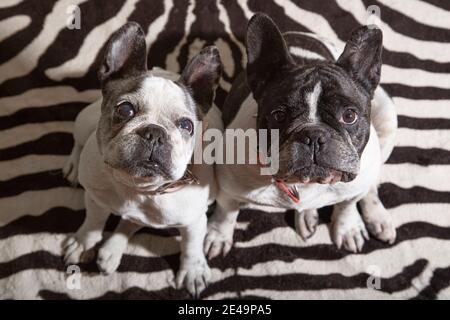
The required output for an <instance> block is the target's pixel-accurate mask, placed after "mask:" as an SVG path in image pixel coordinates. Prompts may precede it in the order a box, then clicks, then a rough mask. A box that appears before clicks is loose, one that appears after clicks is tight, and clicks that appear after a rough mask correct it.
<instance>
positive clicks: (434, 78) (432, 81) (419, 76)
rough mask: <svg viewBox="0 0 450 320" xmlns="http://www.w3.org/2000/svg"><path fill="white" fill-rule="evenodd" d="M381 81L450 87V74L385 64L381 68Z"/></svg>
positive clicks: (416, 85)
mask: <svg viewBox="0 0 450 320" xmlns="http://www.w3.org/2000/svg"><path fill="white" fill-rule="evenodd" d="M381 83H400V84H403V85H407V86H411V87H435V88H443V89H450V74H449V73H435V72H429V71H425V70H420V69H403V68H397V67H393V66H390V65H386V64H385V65H383V67H382V68H381Z"/></svg>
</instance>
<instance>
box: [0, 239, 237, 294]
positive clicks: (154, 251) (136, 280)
mask: <svg viewBox="0 0 450 320" xmlns="http://www.w3.org/2000/svg"><path fill="white" fill-rule="evenodd" d="M66 237H67V235H63V234H56V235H54V234H48V233H38V234H32V235H17V236H13V237H9V238H7V239H4V240H1V241H0V247H6V248H14V250H7V252H4V253H3V255H2V257H1V261H0V263H6V262H10V261H13V260H14V259H17V258H19V257H20V256H22V255H25V254H30V253H33V252H38V251H42V250H45V251H47V252H49V253H51V254H53V255H56V256H62V243H63V241H64V240H65V238H66ZM177 252H179V237H159V236H153V235H148V234H138V235H136V236H134V237H133V238H132V239H131V241H130V244H129V245H128V246H127V249H126V252H125V254H129V255H135V256H138V257H144V258H148V257H161V256H162V255H171V254H176V253H177ZM161 259H163V258H161ZM81 271H82V273H81V290H67V288H66V280H65V279H66V277H65V273H64V272H59V271H55V270H48V269H47V270H39V269H33V270H26V271H22V272H18V273H15V274H14V275H12V276H10V277H8V278H5V279H1V280H0V297H1V298H3V299H5V295H8V294H9V296H8V297H9V298H21V299H24V298H27V297H28V298H35V297H36V296H37V294H38V291H39V290H42V289H47V290H51V291H57V292H64V293H67V294H69V295H70V296H71V297H73V298H76V299H88V298H94V297H97V296H101V295H104V294H105V293H106V292H108V291H115V292H122V291H125V290H126V289H128V288H131V287H138V288H142V289H144V290H151V291H156V290H161V289H164V288H166V287H169V286H173V284H172V280H173V278H174V274H173V271H172V270H171V269H170V268H169V266H168V265H167V269H166V270H163V271H158V272H151V273H138V272H115V273H113V274H111V275H108V276H105V275H102V274H100V273H99V272H94V273H89V274H87V273H83V270H81ZM211 271H212V272H211V273H212V277H211V281H212V282H216V281H219V280H223V279H225V278H228V277H231V276H233V275H234V274H235V270H234V268H230V269H225V270H224V271H221V270H220V269H216V268H212V269H211ZM28 272H31V273H32V278H29V275H28ZM30 277H31V275H30ZM11 283H14V290H5V291H2V290H3V289H4V288H8V285H7V284H11Z"/></svg>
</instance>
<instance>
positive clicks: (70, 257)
mask: <svg viewBox="0 0 450 320" xmlns="http://www.w3.org/2000/svg"><path fill="white" fill-rule="evenodd" d="M63 253H64V258H63V259H64V263H65V264H66V265H71V264H78V263H80V262H85V261H89V260H91V259H92V258H93V257H94V252H93V250H86V248H85V246H84V245H83V243H81V242H80V241H78V239H77V238H76V237H74V236H72V237H69V238H67V239H66V241H65V242H64V243H63Z"/></svg>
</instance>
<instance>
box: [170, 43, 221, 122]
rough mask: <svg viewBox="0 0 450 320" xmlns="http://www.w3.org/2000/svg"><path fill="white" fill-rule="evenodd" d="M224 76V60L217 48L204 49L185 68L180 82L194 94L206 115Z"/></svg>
mask: <svg viewBox="0 0 450 320" xmlns="http://www.w3.org/2000/svg"><path fill="white" fill-rule="evenodd" d="M221 75H222V60H221V59H220V54H219V50H218V49H217V47H215V46H209V47H205V48H203V49H202V50H201V51H200V52H199V53H198V54H197V55H196V56H195V57H194V58H192V60H191V61H189V63H188V64H187V66H186V67H185V68H184V70H183V72H182V73H181V77H180V79H179V82H180V83H182V84H183V85H184V86H186V87H187V88H188V89H189V90H190V92H191V93H192V97H193V98H194V100H195V102H196V103H197V104H198V105H199V106H200V108H201V111H202V112H203V113H204V114H206V113H207V112H208V110H209V108H210V107H211V105H212V103H213V100H214V93H215V91H216V88H217V86H218V84H219V80H220V77H221Z"/></svg>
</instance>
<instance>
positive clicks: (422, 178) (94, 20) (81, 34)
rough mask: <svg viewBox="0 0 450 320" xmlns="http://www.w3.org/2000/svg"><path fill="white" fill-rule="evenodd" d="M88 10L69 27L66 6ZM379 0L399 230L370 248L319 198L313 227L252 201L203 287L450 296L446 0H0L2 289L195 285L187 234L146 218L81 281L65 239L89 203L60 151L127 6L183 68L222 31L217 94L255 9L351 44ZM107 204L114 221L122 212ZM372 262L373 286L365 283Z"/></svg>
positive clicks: (263, 292)
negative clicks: (301, 228)
mask: <svg viewBox="0 0 450 320" xmlns="http://www.w3.org/2000/svg"><path fill="white" fill-rule="evenodd" d="M72 4H76V5H78V6H79V8H80V12H81V28H80V29H79V30H77V29H74V30H71V29H68V28H67V27H66V24H67V21H68V20H70V19H69V18H68V17H69V15H68V11H67V8H68V7H69V6H70V5H72ZM372 4H375V5H377V6H379V7H380V9H381V20H382V22H381V28H382V30H383V32H384V52H383V61H384V65H383V69H382V78H381V83H382V85H383V87H384V88H385V89H386V90H387V91H388V92H389V93H390V94H391V95H392V96H393V98H394V101H395V103H396V106H397V108H398V109H397V111H398V115H399V127H400V128H399V130H398V136H397V144H396V147H395V149H394V151H393V153H392V155H391V157H390V158H389V160H388V162H387V164H386V165H385V166H384V168H383V176H382V179H381V185H380V196H381V199H382V201H383V203H384V204H385V206H386V207H387V208H388V209H389V211H390V213H391V214H392V215H393V217H394V221H395V223H396V225H397V226H398V237H397V241H396V242H395V244H393V245H392V246H388V245H385V244H383V243H380V242H378V241H376V240H374V239H371V240H370V241H369V242H367V243H366V245H365V247H364V250H363V252H362V253H360V254H350V253H348V252H344V251H342V250H338V249H336V248H335V246H334V245H333V244H332V243H331V240H330V235H329V230H328V227H327V222H329V219H330V208H324V209H323V210H321V211H322V212H321V213H322V214H321V224H320V226H319V228H318V230H317V233H316V235H315V236H314V237H313V238H312V239H311V240H310V241H309V242H308V243H303V242H301V241H300V239H299V237H298V236H297V234H296V232H295V230H294V219H293V215H292V212H286V213H279V214H273V213H272V214H269V213H258V214H254V213H253V212H252V211H250V210H248V211H244V212H242V214H241V215H240V216H239V222H238V227H237V230H236V232H235V246H234V248H233V249H232V251H231V252H230V254H229V255H228V256H227V257H224V258H223V257H217V258H215V259H213V260H212V261H211V262H210V266H211V268H212V272H213V279H212V280H213V281H212V283H211V285H210V286H209V287H208V288H207V289H206V290H205V291H204V292H203V293H202V295H201V297H202V298H204V299H222V298H265V299H283V298H285V299H303V298H305V299H313V298H319V299H339V298H345V299H354V298H356V299H391V298H395V299H413V298H419V299H435V298H443V299H449V298H450V250H449V246H450V179H449V177H450V32H449V29H450V2H449V1H446V0H427V1H424V0H410V1H408V2H407V3H403V2H400V1H395V0H372V1H369V0H352V1H348V0H324V1H320V2H319V1H313V0H308V1H301V0H272V1H257V0H215V1H211V0H195V1H194V0H191V1H187V0H95V1H94V0H58V1H55V0H41V1H39V2H38V1H32V0H4V1H1V3H0V47H1V50H0V298H3V299H7V298H9V299H11V298H16V299H18V298H31V299H67V298H72V299H116V298H137V299H169V298H190V296H189V295H188V293H187V292H186V291H185V290H176V289H174V287H173V283H172V281H173V277H174V272H176V270H177V268H178V255H179V244H178V241H179V236H178V234H177V232H176V231H174V230H164V231H160V230H153V229H150V228H144V229H142V230H141V231H140V232H139V233H138V234H136V235H135V236H134V237H133V238H132V241H131V243H130V245H129V246H128V249H127V252H126V255H125V256H124V258H123V260H122V264H121V265H120V267H119V270H118V271H117V272H116V273H114V274H112V275H110V276H104V275H101V274H100V273H99V272H98V270H97V268H96V266H95V264H94V263H89V262H88V263H85V264H81V265H80V266H79V267H80V268H81V270H82V271H83V273H82V276H81V283H80V284H81V289H80V290H69V289H68V288H67V285H66V280H67V273H66V269H65V267H64V265H63V262H62V257H61V254H62V252H61V243H62V241H63V239H64V238H65V237H66V236H67V235H68V234H69V233H72V232H74V231H76V230H77V228H78V227H79V226H80V224H81V223H82V221H83V219H84V203H83V191H82V189H80V188H78V189H74V188H71V187H70V186H69V185H68V183H67V182H66V181H65V180H64V179H63V178H62V174H61V170H60V169H61V167H62V166H63V163H64V161H65V159H66V157H67V155H68V154H69V153H70V150H71V147H72V144H73V138H72V135H71V132H72V128H73V121H74V119H75V117H76V115H77V114H78V112H80V111H81V110H82V109H83V108H84V107H85V106H86V105H87V104H89V103H90V102H93V101H95V100H96V99H97V98H98V97H99V96H100V91H99V85H98V82H97V79H96V72H97V68H98V65H99V63H100V59H101V56H102V51H103V50H104V47H105V42H106V40H107V38H108V37H109V36H110V35H111V34H112V33H113V32H114V31H115V30H116V29H118V28H119V27H120V26H121V25H122V24H123V23H125V22H126V21H136V22H138V23H139V24H141V26H142V27H143V29H144V30H145V31H146V41H147V45H148V47H149V60H148V64H149V67H152V66H159V67H162V68H166V69H168V70H171V71H175V72H179V71H180V70H181V68H182V67H183V66H184V65H185V64H186V63H187V61H188V59H189V58H190V57H192V55H193V54H195V53H197V52H198V51H199V50H200V49H201V48H202V47H203V46H206V45H212V44H214V45H216V46H218V48H219V50H220V52H221V55H222V59H223V61H224V65H225V66H224V74H223V79H222V80H221V83H220V87H219V89H218V92H217V96H216V100H217V101H216V102H217V104H218V105H219V106H221V105H222V103H223V101H224V98H225V95H226V93H227V91H228V90H229V88H230V84H231V82H232V80H233V78H234V77H235V76H236V75H237V73H238V72H239V71H240V70H242V66H243V64H244V63H245V47H244V38H245V29H246V23H247V20H248V19H249V18H250V17H251V16H252V14H253V13H254V12H257V11H263V12H266V13H268V14H269V15H270V16H271V17H272V18H273V19H274V20H275V21H276V23H277V24H278V25H279V26H280V29H281V30H282V31H303V32H315V33H317V34H319V35H322V36H325V37H327V38H329V39H332V40H333V41H335V42H336V44H337V45H338V46H342V45H343V44H344V41H345V40H346V39H347V37H348V36H349V34H350V32H351V30H352V29H354V28H355V27H357V26H359V25H361V24H365V23H366V21H365V20H366V8H367V7H368V6H369V5H372ZM117 222H118V221H117V218H116V217H113V216H111V218H110V220H109V221H108V224H107V226H106V228H105V230H106V232H111V231H112V230H113V229H114V227H115V225H116V224H117ZM374 270H375V271H376V275H377V276H379V280H380V282H379V284H380V287H379V288H378V289H373V288H369V287H368V286H367V283H368V279H370V278H369V277H370V276H371V274H373V271H374Z"/></svg>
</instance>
